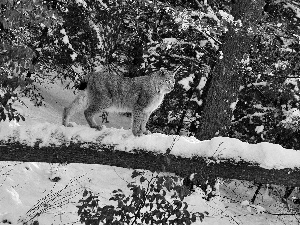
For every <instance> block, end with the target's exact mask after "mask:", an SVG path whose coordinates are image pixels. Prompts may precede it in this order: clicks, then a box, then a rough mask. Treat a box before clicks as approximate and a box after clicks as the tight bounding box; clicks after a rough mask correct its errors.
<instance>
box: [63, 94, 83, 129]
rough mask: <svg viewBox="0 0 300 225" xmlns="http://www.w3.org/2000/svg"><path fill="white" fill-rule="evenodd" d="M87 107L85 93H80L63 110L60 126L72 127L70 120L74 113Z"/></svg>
mask: <svg viewBox="0 0 300 225" xmlns="http://www.w3.org/2000/svg"><path fill="white" fill-rule="evenodd" d="M86 107H87V98H86V93H85V92H83V93H80V94H79V95H78V96H77V97H76V98H75V99H74V101H73V102H72V103H71V104H70V105H69V106H68V107H65V108H64V112H63V118H62V124H63V125H64V126H66V127H72V126H73V125H72V124H70V118H71V116H73V115H74V114H75V113H77V112H79V111H81V110H83V109H84V108H86Z"/></svg>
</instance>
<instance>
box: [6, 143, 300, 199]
mask: <svg viewBox="0 0 300 225" xmlns="http://www.w3.org/2000/svg"><path fill="white" fill-rule="evenodd" d="M117 146H118V144H115V145H114V144H112V145H101V144H99V145H97V144H94V145H91V144H88V143H81V144H79V143H70V144H69V145H61V146H49V147H41V148H40V147H38V145H37V146H35V147H31V146H27V145H23V144H20V143H9V144H5V143H1V142H0V161H17V162H20V161H22V162H47V163H60V164H63V165H64V164H66V163H84V164H102V165H109V166H118V167H123V168H129V169H142V170H149V171H152V172H154V171H156V172H169V173H174V174H176V175H178V176H180V177H182V178H184V177H188V176H190V175H191V174H192V173H195V176H194V181H195V183H203V181H206V180H211V179H214V178H216V177H221V178H224V179H238V180H248V181H254V182H256V183H260V184H278V185H284V186H288V187H300V168H293V169H291V168H286V169H264V168H262V167H260V166H259V165H254V164H253V163H250V162H243V161H241V162H233V161H232V160H231V159H228V160H225V159H224V160H221V161H219V160H214V158H210V163H207V162H208V161H207V158H206V157H205V158H201V157H193V158H181V157H176V156H174V155H172V152H171V153H170V154H158V153H154V152H151V151H149V150H147V149H133V150H132V151H131V152H124V151H119V150H117V149H115V147H117ZM214 161H215V162H214ZM289 189H291V188H289ZM286 196H288V195H286Z"/></svg>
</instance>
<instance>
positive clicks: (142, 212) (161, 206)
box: [77, 171, 207, 225]
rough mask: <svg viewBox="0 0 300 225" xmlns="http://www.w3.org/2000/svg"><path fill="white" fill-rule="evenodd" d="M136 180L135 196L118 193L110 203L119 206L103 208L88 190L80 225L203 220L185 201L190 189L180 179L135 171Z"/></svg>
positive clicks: (79, 211) (82, 203) (118, 191)
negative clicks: (190, 209) (148, 175)
mask: <svg viewBox="0 0 300 225" xmlns="http://www.w3.org/2000/svg"><path fill="white" fill-rule="evenodd" d="M132 178H136V180H137V182H131V183H128V185H127V187H128V188H129V189H130V190H131V195H125V194H124V193H123V191H122V190H120V189H118V190H114V191H113V193H112V194H113V196H112V197H111V198H110V200H112V201H115V202H116V206H113V205H105V206H103V207H102V206H100V204H99V203H100V202H99V199H98V196H95V195H93V193H92V192H91V191H87V190H85V191H84V193H83V199H81V200H80V201H79V202H80V203H81V205H80V206H77V207H78V215H79V216H80V222H81V223H84V224H87V225H88V224H100V222H101V223H103V224H132V225H133V224H192V223H193V222H195V221H196V220H197V218H199V219H200V221H202V220H203V219H204V213H206V214H207V212H204V213H199V212H194V213H191V212H189V211H188V204H187V203H186V202H184V201H183V199H184V197H185V196H187V194H188V193H189V190H187V188H186V187H185V186H182V185H181V184H180V182H179V180H178V179H179V178H177V177H172V176H158V175H156V176H155V175H152V177H151V178H150V179H149V178H147V177H146V176H145V172H138V171H134V172H133V173H132Z"/></svg>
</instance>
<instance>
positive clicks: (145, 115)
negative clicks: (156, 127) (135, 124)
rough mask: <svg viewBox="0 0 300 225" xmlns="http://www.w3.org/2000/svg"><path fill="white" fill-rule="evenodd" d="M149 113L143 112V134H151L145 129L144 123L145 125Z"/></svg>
mask: <svg viewBox="0 0 300 225" xmlns="http://www.w3.org/2000/svg"><path fill="white" fill-rule="evenodd" d="M150 115H151V114H150V113H149V114H147V113H144V115H143V119H142V123H141V129H142V132H143V134H146V135H147V134H151V132H150V131H149V130H147V129H146V125H147V122H148V120H149V117H150Z"/></svg>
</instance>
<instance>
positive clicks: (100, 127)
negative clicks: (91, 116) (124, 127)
mask: <svg viewBox="0 0 300 225" xmlns="http://www.w3.org/2000/svg"><path fill="white" fill-rule="evenodd" d="M91 128H94V129H96V130H99V131H100V130H102V128H103V126H102V125H97V126H93V127H91Z"/></svg>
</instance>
